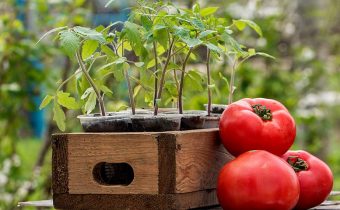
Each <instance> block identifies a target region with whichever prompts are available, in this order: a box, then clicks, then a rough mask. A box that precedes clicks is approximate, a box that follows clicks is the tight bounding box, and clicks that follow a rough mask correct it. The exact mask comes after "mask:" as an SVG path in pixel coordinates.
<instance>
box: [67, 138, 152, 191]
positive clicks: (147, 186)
mask: <svg viewBox="0 0 340 210" xmlns="http://www.w3.org/2000/svg"><path fill="white" fill-rule="evenodd" d="M100 162H108V163H128V164H130V165H131V166H132V168H133V170H134V179H133V181H132V183H131V184H130V185H128V186H117V185H116V186H105V185H100V184H98V183H97V182H96V181H95V180H94V178H93V175H92V171H93V168H94V166H95V165H96V164H98V163H100ZM68 163H69V165H68V175H69V176H68V179H69V181H68V183H69V184H68V187H69V193H70V194H88V193H91V194H127V193H144V194H157V193H158V145H157V139H156V138H155V136H153V135H151V134H149V133H146V134H131V133H129V134H77V135H69V136H68Z"/></svg>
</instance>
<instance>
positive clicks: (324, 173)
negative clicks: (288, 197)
mask: <svg viewBox="0 0 340 210" xmlns="http://www.w3.org/2000/svg"><path fill="white" fill-rule="evenodd" d="M282 157H283V159H284V160H286V161H287V162H288V163H289V164H290V165H291V166H292V167H293V169H294V170H295V172H296V175H297V177H298V179H299V183H300V198H299V201H298V203H297V205H296V207H295V209H309V208H312V207H314V206H317V205H319V204H320V203H322V202H323V201H324V200H325V199H326V198H327V196H328V195H329V193H330V192H331V190H332V187H333V175H332V171H331V170H330V169H329V167H328V166H327V165H326V164H325V163H324V162H322V161H321V160H320V159H318V158H317V157H315V156H313V155H311V154H309V153H308V152H306V151H302V150H298V151H288V152H287V153H286V154H284V155H283V156H282Z"/></svg>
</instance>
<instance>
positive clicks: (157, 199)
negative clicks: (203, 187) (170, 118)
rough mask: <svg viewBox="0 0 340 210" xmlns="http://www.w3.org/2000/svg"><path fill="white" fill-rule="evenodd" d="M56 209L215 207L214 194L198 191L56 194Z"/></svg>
mask: <svg viewBox="0 0 340 210" xmlns="http://www.w3.org/2000/svg"><path fill="white" fill-rule="evenodd" d="M53 200H54V207H55V208H57V209H74V210H77V209H82V210H87V209H88V210H90V209H92V210H93V209H101V210H106V209H107V210H125V209H129V210H141V209H148V210H149V209H150V210H153V209H157V210H159V209H164V210H171V209H177V210H181V209H183V210H184V209H191V208H198V207H201V206H214V205H217V204H218V203H217V198H216V192H215V191H214V190H212V191H198V192H190V193H181V194H159V195H151V194H120V195H113V194H111V195H109V194H83V195H81V194H58V195H54V196H53Z"/></svg>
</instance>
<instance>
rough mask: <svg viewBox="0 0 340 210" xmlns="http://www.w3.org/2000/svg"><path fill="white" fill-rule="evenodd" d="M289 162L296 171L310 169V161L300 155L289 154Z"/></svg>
mask: <svg viewBox="0 0 340 210" xmlns="http://www.w3.org/2000/svg"><path fill="white" fill-rule="evenodd" d="M287 162H288V163H289V165H291V166H292V167H293V169H294V171H295V172H299V171H306V170H307V169H308V167H309V166H308V163H307V162H306V161H304V160H303V159H301V158H299V157H298V156H289V157H288V158H287Z"/></svg>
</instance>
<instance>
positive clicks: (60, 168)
mask: <svg viewBox="0 0 340 210" xmlns="http://www.w3.org/2000/svg"><path fill="white" fill-rule="evenodd" d="M67 145H68V139H67V135H64V134H58V135H53V136H52V150H53V152H52V171H53V173H52V189H53V192H54V193H67V192H68V167H67V164H68V155H67V151H68V148H67Z"/></svg>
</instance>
